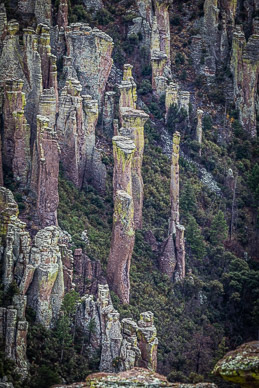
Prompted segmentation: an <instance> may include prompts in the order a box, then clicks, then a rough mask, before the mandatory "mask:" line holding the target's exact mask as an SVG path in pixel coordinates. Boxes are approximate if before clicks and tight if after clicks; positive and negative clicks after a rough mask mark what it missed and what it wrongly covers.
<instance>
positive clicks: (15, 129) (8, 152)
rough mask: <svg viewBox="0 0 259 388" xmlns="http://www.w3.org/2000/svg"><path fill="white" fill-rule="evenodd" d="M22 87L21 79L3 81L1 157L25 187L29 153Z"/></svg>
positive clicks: (22, 186)
mask: <svg viewBox="0 0 259 388" xmlns="http://www.w3.org/2000/svg"><path fill="white" fill-rule="evenodd" d="M22 87H23V81H22V80H17V79H10V80H6V81H5V83H4V97H3V100H4V103H3V117H4V128H3V138H2V154H3V156H2V158H3V166H4V168H6V169H8V170H9V171H10V172H11V173H12V174H13V177H14V180H15V181H16V182H17V183H18V184H19V186H20V189H25V188H27V187H28V183H29V174H30V166H31V160H30V159H31V155H30V127H29V125H28V123H27V120H26V119H25V116H24V106H25V94H24V93H23V92H22Z"/></svg>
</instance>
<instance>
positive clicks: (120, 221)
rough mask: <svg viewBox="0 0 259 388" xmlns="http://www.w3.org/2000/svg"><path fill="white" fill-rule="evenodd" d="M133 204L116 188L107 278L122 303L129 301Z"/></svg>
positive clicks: (124, 193) (128, 196)
mask: <svg viewBox="0 0 259 388" xmlns="http://www.w3.org/2000/svg"><path fill="white" fill-rule="evenodd" d="M134 241H135V232H134V206H133V199H132V197H131V196H130V195H129V194H128V193H126V192H125V191H123V190H118V191H117V193H116V197H115V201H114V213H113V229H112V242H111V250H110V255H109V259H108V266H107V279H108V283H109V284H110V287H111V289H112V290H113V291H114V292H115V293H116V294H117V295H118V297H119V298H120V300H121V302H122V303H129V293H130V282H129V271H130V263H131V257H132V252H133V248H134Z"/></svg>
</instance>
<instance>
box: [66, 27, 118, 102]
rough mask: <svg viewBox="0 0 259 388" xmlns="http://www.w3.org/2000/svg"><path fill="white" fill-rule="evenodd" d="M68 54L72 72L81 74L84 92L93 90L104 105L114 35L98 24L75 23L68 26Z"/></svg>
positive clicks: (79, 78) (95, 97)
mask: <svg viewBox="0 0 259 388" xmlns="http://www.w3.org/2000/svg"><path fill="white" fill-rule="evenodd" d="M65 38H66V45H67V55H68V56H69V57H71V66H72V76H73V77H74V78H77V77H78V80H79V81H80V83H81V85H82V88H83V94H90V95H91V96H92V98H94V99H97V100H98V103H99V105H101V102H102V98H103V95H104V89H105V86H106V82H107V80H108V77H109V73H110V70H111V66H112V59H111V54H112V49H113V41H112V38H111V37H110V36H109V35H107V34H105V33H104V32H102V31H100V30H98V28H93V29H92V28H91V27H89V26H88V25H87V24H83V23H74V24H71V25H69V26H67V27H66V30H65Z"/></svg>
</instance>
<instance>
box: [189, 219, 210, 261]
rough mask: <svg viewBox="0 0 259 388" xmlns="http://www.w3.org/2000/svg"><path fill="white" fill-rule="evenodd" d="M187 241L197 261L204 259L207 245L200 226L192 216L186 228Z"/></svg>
mask: <svg viewBox="0 0 259 388" xmlns="http://www.w3.org/2000/svg"><path fill="white" fill-rule="evenodd" d="M186 239H187V242H188V244H189V246H190V248H191V251H192V254H193V255H194V256H195V257H196V258H197V259H200V260H201V259H202V258H203V257H204V255H205V253H206V248H205V244H204V241H203V237H202V234H201V231H200V229H199V226H198V224H197V222H196V220H195V218H194V217H193V216H191V215H189V217H188V223H187V227H186Z"/></svg>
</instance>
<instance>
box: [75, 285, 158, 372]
mask: <svg viewBox="0 0 259 388" xmlns="http://www.w3.org/2000/svg"><path fill="white" fill-rule="evenodd" d="M76 319H77V324H78V325H79V326H80V327H81V328H82V330H85V331H87V325H88V324H89V321H90V320H94V321H95V326H96V330H95V333H93V334H92V335H91V338H90V344H91V347H92V349H97V348H98V347H101V362H100V370H101V371H104V372H116V371H124V370H129V369H132V368H134V367H135V366H144V367H145V368H148V369H150V370H153V371H155V369H156V362H157V361H156V360H157V343H158V341H157V337H156V328H155V326H154V324H153V314H152V313H151V312H145V313H142V314H141V316H140V321H139V322H138V324H136V323H135V322H134V321H133V320H132V319H129V318H125V319H123V320H122V321H121V322H120V320H119V313H118V312H117V310H115V309H114V307H113V305H112V302H111V298H110V293H109V287H108V286H107V285H105V284H104V285H101V284H99V285H98V296H97V301H95V300H94V298H93V296H92V295H86V296H85V297H84V298H83V302H82V304H80V306H79V309H78V312H77V317H76Z"/></svg>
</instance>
